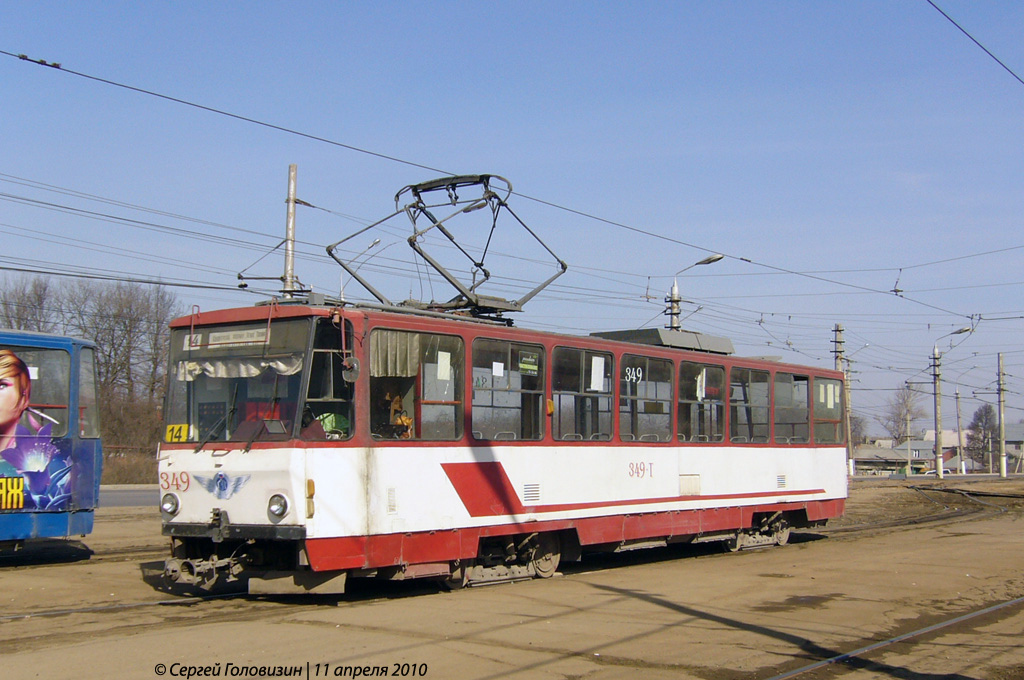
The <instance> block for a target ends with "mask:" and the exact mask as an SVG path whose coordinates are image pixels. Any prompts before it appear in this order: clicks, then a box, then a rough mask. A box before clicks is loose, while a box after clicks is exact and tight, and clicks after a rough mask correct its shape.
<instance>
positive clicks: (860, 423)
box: [850, 413, 868, 444]
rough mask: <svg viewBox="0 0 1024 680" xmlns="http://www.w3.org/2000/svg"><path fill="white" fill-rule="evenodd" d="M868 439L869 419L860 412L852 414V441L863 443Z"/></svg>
mask: <svg viewBox="0 0 1024 680" xmlns="http://www.w3.org/2000/svg"><path fill="white" fill-rule="evenodd" d="M867 439H868V421H867V419H866V418H865V417H864V416H862V415H860V414H859V413H851V414H850V441H852V442H853V443H854V444H863V443H864V442H866V441H867Z"/></svg>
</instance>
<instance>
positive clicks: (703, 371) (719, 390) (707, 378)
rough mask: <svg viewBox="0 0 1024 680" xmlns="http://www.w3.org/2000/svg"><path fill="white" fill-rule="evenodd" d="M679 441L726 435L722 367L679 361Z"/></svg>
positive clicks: (723, 372)
mask: <svg viewBox="0 0 1024 680" xmlns="http://www.w3.org/2000/svg"><path fill="white" fill-rule="evenodd" d="M678 422H679V427H678V430H679V441H681V442H720V441H723V440H724V439H725V369H724V368H723V367H721V366H710V365H707V364H696V363H692V362H689V361H684V362H682V363H680V364H679V419H678Z"/></svg>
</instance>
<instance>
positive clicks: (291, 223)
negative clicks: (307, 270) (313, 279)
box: [281, 164, 298, 298]
mask: <svg viewBox="0 0 1024 680" xmlns="http://www.w3.org/2000/svg"><path fill="white" fill-rule="evenodd" d="M297 174H298V168H297V167H296V166H295V165H294V164H292V165H289V166H288V222H287V224H286V225H285V234H284V289H283V290H282V291H281V292H282V293H284V297H286V298H290V297H292V293H293V292H294V291H295V183H296V182H295V177H296V175H297Z"/></svg>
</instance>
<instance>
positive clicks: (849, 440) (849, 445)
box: [832, 323, 863, 474]
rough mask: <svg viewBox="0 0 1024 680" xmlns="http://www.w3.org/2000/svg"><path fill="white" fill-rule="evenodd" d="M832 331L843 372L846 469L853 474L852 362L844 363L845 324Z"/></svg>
mask: <svg viewBox="0 0 1024 680" xmlns="http://www.w3.org/2000/svg"><path fill="white" fill-rule="evenodd" d="M832 331H833V333H834V334H835V338H834V340H833V341H832V343H833V345H834V346H835V347H834V348H833V350H832V351H833V353H834V354H835V356H836V370H837V371H842V372H843V430H844V431H845V432H846V467H847V472H849V473H850V474H853V472H854V470H853V433H852V432H850V409H851V404H850V360H849V359H846V361H845V363H844V361H843V360H844V359H845V356H844V354H845V351H846V341H845V340H843V324H841V323H837V324H836V325H835V327H834V328H833V329H832ZM861 349H863V348H861ZM858 351H859V350H858Z"/></svg>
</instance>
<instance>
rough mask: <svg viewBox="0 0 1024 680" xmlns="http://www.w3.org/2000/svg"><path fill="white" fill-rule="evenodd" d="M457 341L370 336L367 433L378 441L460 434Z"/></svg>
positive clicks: (401, 334)
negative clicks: (368, 420) (368, 421)
mask: <svg viewBox="0 0 1024 680" xmlns="http://www.w3.org/2000/svg"><path fill="white" fill-rule="evenodd" d="M464 366H465V350H464V346H463V343H462V338H458V337H454V336H447V335H434V334H431V333H412V332H406V331H395V330H383V329H378V330H374V331H373V332H371V333H370V432H371V433H372V434H373V436H374V437H376V438H378V439H424V440H433V441H444V440H454V439H459V438H461V437H462V431H463V417H464V416H463V414H464V409H463V385H464V384H465V379H464V375H465V374H464V372H463V371H464Z"/></svg>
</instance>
